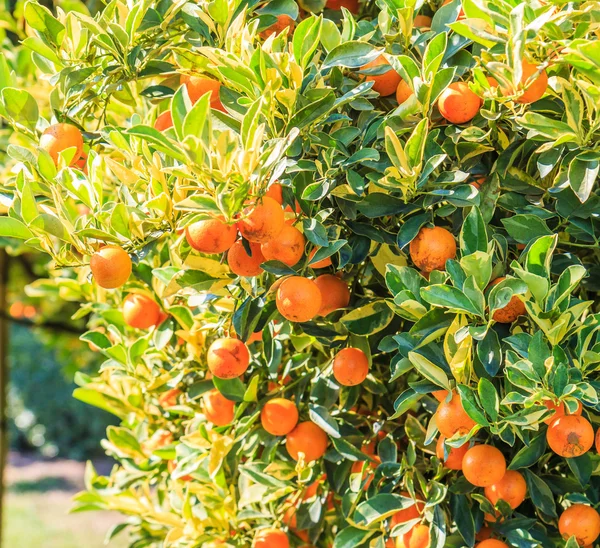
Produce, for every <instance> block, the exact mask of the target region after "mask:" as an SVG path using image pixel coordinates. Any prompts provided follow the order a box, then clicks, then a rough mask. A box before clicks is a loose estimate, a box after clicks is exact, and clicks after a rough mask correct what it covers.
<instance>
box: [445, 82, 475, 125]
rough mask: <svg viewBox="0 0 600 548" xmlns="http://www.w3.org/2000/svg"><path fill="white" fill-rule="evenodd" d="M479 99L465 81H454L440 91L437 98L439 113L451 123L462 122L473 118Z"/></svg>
mask: <svg viewBox="0 0 600 548" xmlns="http://www.w3.org/2000/svg"><path fill="white" fill-rule="evenodd" d="M480 108H481V99H480V98H479V97H478V96H477V95H476V94H475V93H473V92H472V91H471V90H470V89H469V86H468V85H467V83H466V82H454V83H452V84H450V85H449V86H448V87H447V88H446V89H445V90H444V91H442V93H441V95H440V98H439V99H438V109H439V111H440V114H441V115H442V116H443V117H444V118H445V119H446V120H448V122H450V123H451V124H464V123H466V122H469V121H471V120H472V119H473V118H475V116H476V114H477V113H478V112H479V109H480Z"/></svg>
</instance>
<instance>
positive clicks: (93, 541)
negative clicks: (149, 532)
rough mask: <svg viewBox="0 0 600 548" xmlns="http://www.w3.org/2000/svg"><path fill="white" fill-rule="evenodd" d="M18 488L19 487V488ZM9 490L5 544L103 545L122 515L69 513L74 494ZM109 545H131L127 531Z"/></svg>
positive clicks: (50, 547) (49, 547) (44, 547)
mask: <svg viewBox="0 0 600 548" xmlns="http://www.w3.org/2000/svg"><path fill="white" fill-rule="evenodd" d="M15 491H16V490H15ZM15 491H12V492H9V493H8V494H7V495H6V499H5V501H4V511H5V522H4V535H3V539H2V540H3V542H2V546H6V547H7V548H11V547H17V546H26V547H27V548H84V547H85V548H101V547H102V546H104V543H103V541H104V535H105V533H106V531H107V530H108V529H109V528H110V527H111V525H112V524H115V523H118V522H119V518H118V516H117V517H115V516H114V515H113V514H107V513H104V514H103V513H100V512H86V513H78V514H67V512H68V510H69V507H70V505H71V501H70V497H71V494H67V493H64V492H61V491H49V492H45V493H40V492H39V491H38V492H27V493H23V492H15ZM121 534H122V535H123V537H117V538H116V539H115V540H113V541H112V542H111V543H110V544H109V546H110V547H114V548H124V547H125V546H127V542H126V535H127V533H126V532H122V533H121Z"/></svg>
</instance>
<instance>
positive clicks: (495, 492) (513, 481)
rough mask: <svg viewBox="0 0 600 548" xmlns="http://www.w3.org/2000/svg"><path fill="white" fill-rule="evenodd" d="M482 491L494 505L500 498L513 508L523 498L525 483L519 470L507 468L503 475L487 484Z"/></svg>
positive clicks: (525, 489)
mask: <svg viewBox="0 0 600 548" xmlns="http://www.w3.org/2000/svg"><path fill="white" fill-rule="evenodd" d="M484 493H485V496H486V497H487V499H488V500H489V501H490V502H491V503H492V504H493V505H494V506H495V505H496V503H497V502H498V501H499V500H500V499H502V500H503V501H504V502H506V503H507V504H508V505H509V506H510V507H511V508H512V509H513V510H514V509H515V508H517V506H519V505H520V504H521V503H522V502H523V501H524V500H525V497H526V495H527V484H526V483H525V478H524V477H523V475H522V474H521V473H520V472H517V471H516V470H507V471H506V473H505V474H504V477H503V478H502V479H501V480H500V481H499V482H498V483H494V484H493V485H488V486H487V487H486V488H485V490H484Z"/></svg>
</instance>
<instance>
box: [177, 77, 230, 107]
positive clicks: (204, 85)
mask: <svg viewBox="0 0 600 548" xmlns="http://www.w3.org/2000/svg"><path fill="white" fill-rule="evenodd" d="M180 83H181V84H182V85H185V87H186V88H187V92H188V95H189V97H190V101H191V102H192V104H196V103H197V102H198V101H199V99H200V97H202V96H203V95H204V94H206V93H210V108H214V109H216V110H220V111H222V112H225V108H224V107H223V103H221V98H220V97H219V90H220V89H221V82H218V81H217V80H213V79H211V78H204V77H202V76H188V75H186V74H182V75H181V78H180Z"/></svg>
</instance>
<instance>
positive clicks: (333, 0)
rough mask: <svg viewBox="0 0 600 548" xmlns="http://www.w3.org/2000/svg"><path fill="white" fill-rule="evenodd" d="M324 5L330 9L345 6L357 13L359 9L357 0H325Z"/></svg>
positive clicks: (338, 8)
mask: <svg viewBox="0 0 600 548" xmlns="http://www.w3.org/2000/svg"><path fill="white" fill-rule="evenodd" d="M325 7H326V8H328V9H330V10H341V9H342V8H346V9H347V10H348V11H349V12H350V13H358V10H359V9H360V6H359V4H358V0H327V3H326V4H325Z"/></svg>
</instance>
